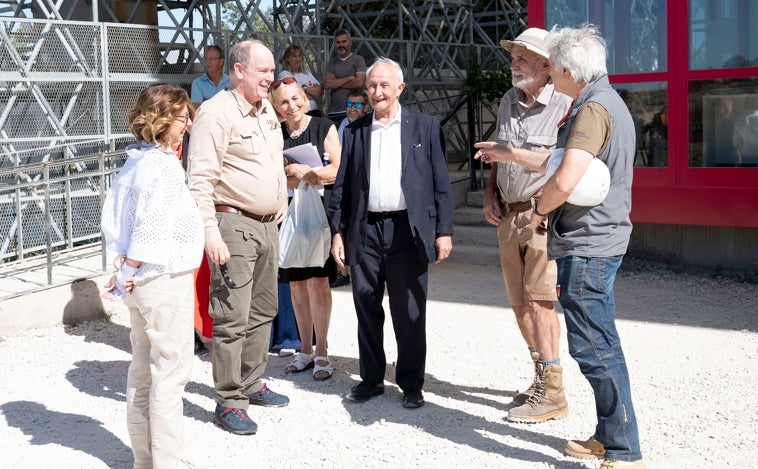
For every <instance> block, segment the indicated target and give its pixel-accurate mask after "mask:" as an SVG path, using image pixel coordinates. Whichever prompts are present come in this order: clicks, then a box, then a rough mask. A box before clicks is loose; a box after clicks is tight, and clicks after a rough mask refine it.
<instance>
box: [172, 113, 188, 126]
mask: <svg viewBox="0 0 758 469" xmlns="http://www.w3.org/2000/svg"><path fill="white" fill-rule="evenodd" d="M174 120H175V121H182V122H183V123H184V125H187V123H188V122H189V120H190V115H189V114H185V115H183V116H174Z"/></svg>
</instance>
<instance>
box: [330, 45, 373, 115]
mask: <svg viewBox="0 0 758 469" xmlns="http://www.w3.org/2000/svg"><path fill="white" fill-rule="evenodd" d="M326 73H327V74H329V73H333V74H334V76H335V77H337V78H344V77H351V76H355V75H357V74H359V73H366V61H365V60H363V57H361V56H360V55H358V54H350V56H349V57H348V58H346V59H344V60H343V59H340V58H339V57H337V56H336V55H335V56H333V57H332V58H331V60H329V63H327V64H326ZM352 90H353V88H336V89H333V90H329V109H328V110H327V113H328V114H333V113H338V112H345V103H346V102H347V96H348V95H349V94H350V92H351V91H352Z"/></svg>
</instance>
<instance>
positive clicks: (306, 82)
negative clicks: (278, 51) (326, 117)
mask: <svg viewBox="0 0 758 469" xmlns="http://www.w3.org/2000/svg"><path fill="white" fill-rule="evenodd" d="M286 77H293V78H294V79H295V81H296V82H297V83H298V85H300V86H313V85H320V84H321V83H320V82H319V81H318V80H317V79H316V77H314V76H313V74H312V73H311V72H305V73H302V72H301V73H292V72H290V71H288V70H282V71H281V72H279V78H278V79H279V80H281V79H282V78H286ZM308 103H309V104H310V108H309V109H308V110H309V111H315V110H318V108H319V103H318V101H316V100H315V99H313V98H308Z"/></svg>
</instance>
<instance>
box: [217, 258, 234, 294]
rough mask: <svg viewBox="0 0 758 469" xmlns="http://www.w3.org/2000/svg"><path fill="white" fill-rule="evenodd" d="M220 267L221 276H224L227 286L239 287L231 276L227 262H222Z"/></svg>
mask: <svg viewBox="0 0 758 469" xmlns="http://www.w3.org/2000/svg"><path fill="white" fill-rule="evenodd" d="M218 268H219V270H220V271H221V276H222V277H223V279H224V283H225V284H226V286H227V287H229V288H232V289H234V288H237V284H236V283H235V282H234V280H232V278H231V277H230V276H229V268H228V267H227V266H226V264H221V265H220V266H218Z"/></svg>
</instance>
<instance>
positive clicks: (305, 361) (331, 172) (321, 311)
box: [270, 77, 342, 381]
mask: <svg viewBox="0 0 758 469" xmlns="http://www.w3.org/2000/svg"><path fill="white" fill-rule="evenodd" d="M270 101H271V104H272V105H273V106H274V110H276V113H277V115H279V117H280V118H281V119H283V120H284V122H282V133H283V134H284V149H285V150H287V149H288V148H293V147H296V146H298V145H304V144H309V143H312V144H313V145H315V146H316V148H317V149H318V151H319V154H322V155H323V154H324V153H329V155H330V162H329V163H330V164H326V165H325V166H323V167H321V168H318V169H313V168H311V167H309V166H306V165H303V164H298V163H291V164H287V162H286V158H285V165H286V166H285V168H284V172H285V174H286V175H287V186H288V187H289V188H295V187H297V186H298V184H299V183H300V181H305V182H306V183H307V184H311V185H328V184H333V183H334V180H335V178H336V176H337V169H338V168H339V164H340V155H341V153H342V147H341V145H340V143H339V138H338V137H337V129H336V128H335V127H334V124H333V123H332V121H331V120H329V119H327V118H324V117H315V116H309V115H307V114H306V113H305V111H306V109H307V108H308V97H307V96H306V94H305V91H304V90H303V88H302V87H301V86H300V85H299V84H298V83H297V82H296V81H295V80H294V79H292V78H291V77H288V78H284V79H282V80H279V81H275V82H274V83H272V84H271V93H270ZM336 275H337V265H336V263H335V262H334V259H332V257H331V256H329V258H328V259H327V261H326V264H325V265H324V266H323V267H305V268H291V269H279V281H280V282H285V281H289V284H290V289H291V290H292V306H293V307H294V310H295V318H296V319H297V328H298V330H299V331H300V341H301V343H302V345H301V348H300V353H297V354H296V355H295V356H294V358H293V360H292V361H291V362H290V364H289V365H287V367H286V369H285V372H287V373H298V372H300V371H304V370H306V369H309V368H311V367H313V378H314V379H315V380H317V381H323V380H325V379H329V378H331V376H332V371H333V369H332V366H331V363H330V362H329V358H328V354H327V349H326V343H327V340H326V338H327V334H328V332H329V319H330V317H331V314H332V292H331V289H330V288H329V282H330V281H333V280H334V279H335V278H336ZM314 330H315V333H316V349H315V351H314V350H313V346H312V345H311V344H312V341H311V337H312V335H313V331H314Z"/></svg>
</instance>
